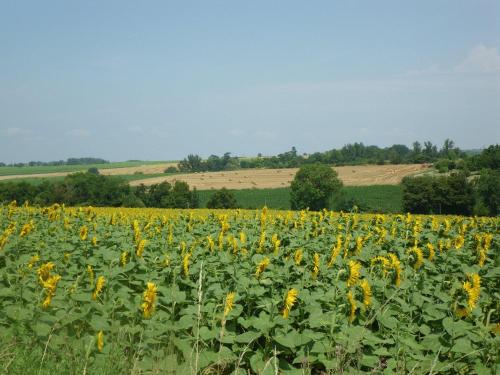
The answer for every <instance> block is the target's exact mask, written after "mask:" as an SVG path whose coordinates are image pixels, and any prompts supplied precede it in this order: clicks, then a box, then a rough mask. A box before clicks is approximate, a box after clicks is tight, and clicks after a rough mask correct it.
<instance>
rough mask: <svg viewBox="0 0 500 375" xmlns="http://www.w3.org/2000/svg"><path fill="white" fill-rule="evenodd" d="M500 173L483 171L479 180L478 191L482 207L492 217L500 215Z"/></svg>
mask: <svg viewBox="0 0 500 375" xmlns="http://www.w3.org/2000/svg"><path fill="white" fill-rule="evenodd" d="M499 187H500V171H498V170H496V171H495V170H487V169H486V170H483V171H482V172H481V176H480V177H479V179H478V180H477V184H476V189H477V193H478V196H479V198H480V200H481V203H482V206H484V207H486V209H487V211H488V212H487V214H488V215H490V216H496V215H498V212H499V208H500V192H499V190H498V189H499Z"/></svg>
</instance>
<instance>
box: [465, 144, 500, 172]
mask: <svg viewBox="0 0 500 375" xmlns="http://www.w3.org/2000/svg"><path fill="white" fill-rule="evenodd" d="M468 164H469V165H470V167H469V169H470V170H476V171H477V170H481V169H493V170H497V171H498V170H500V145H498V144H496V145H491V146H489V147H488V148H486V149H484V150H483V151H482V152H481V153H480V154H479V155H474V156H473V157H471V158H469V159H468Z"/></svg>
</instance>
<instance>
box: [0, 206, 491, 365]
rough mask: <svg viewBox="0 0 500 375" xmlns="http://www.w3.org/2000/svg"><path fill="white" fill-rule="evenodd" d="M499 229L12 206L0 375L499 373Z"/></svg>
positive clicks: (465, 220)
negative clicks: (4, 374)
mask: <svg viewBox="0 0 500 375" xmlns="http://www.w3.org/2000/svg"><path fill="white" fill-rule="evenodd" d="M499 223H500V220H499V218H486V217H459V216H413V215H410V214H407V215H373V214H369V215H368V214H357V213H342V212H341V213H338V212H330V211H322V212H308V211H300V212H298V211H296V212H295V211H270V210H267V209H266V208H264V209H262V210H254V211H249V210H227V211H224V210H165V209H164V210H161V209H126V208H92V207H88V208H68V207H64V206H60V205H54V206H52V207H48V208H37V207H30V206H28V205H27V204H25V205H24V206H22V207H21V206H17V205H16V203H15V202H13V203H11V204H10V205H6V206H0V344H1V345H0V373H9V374H15V373H52V374H54V373H75V374H81V373H83V374H86V373H88V374H103V373H109V374H115V373H117V374H118V373H120V374H121V373H133V374H155V373H162V374H163V373H172V374H338V373H344V374H355V373H365V372H366V373H375V374H407V373H413V374H422V373H425V374H493V373H496V372H500V367H499V365H498V363H499V359H498V353H499V348H500V345H499V344H500V339H499V335H498V334H499V333H500V325H499V322H500V295H499V293H500V288H499V287H500V282H499V280H500V278H499V277H500V267H499V264H498V243H499V234H498V225H499ZM27 358H28V359H27Z"/></svg>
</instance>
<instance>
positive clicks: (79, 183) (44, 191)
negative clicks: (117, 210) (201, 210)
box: [0, 173, 199, 208]
mask: <svg viewBox="0 0 500 375" xmlns="http://www.w3.org/2000/svg"><path fill="white" fill-rule="evenodd" d="M0 186H1V189H0V203H1V202H11V201H13V200H15V201H17V202H19V203H23V202H25V201H28V202H31V203H33V204H38V205H49V204H53V203H64V204H66V205H70V206H75V205H92V206H111V207H119V206H125V207H145V206H146V207H163V208H167V207H168V208H196V207H198V205H199V196H198V194H197V192H196V191H195V190H193V191H190V190H189V186H188V185H187V184H186V183H185V182H182V181H176V182H175V184H174V185H173V186H172V185H170V184H169V183H167V182H164V183H161V184H156V185H152V186H150V187H146V186H144V185H141V186H139V187H137V188H136V189H132V188H131V187H130V186H129V184H128V181H127V180H126V179H123V178H121V177H115V176H103V175H95V174H92V173H74V174H71V175H68V176H66V177H65V178H64V179H62V180H56V181H53V182H50V181H48V180H42V181H41V182H40V183H39V184H32V183H28V182H25V181H21V182H17V183H16V182H7V183H2V184H0Z"/></svg>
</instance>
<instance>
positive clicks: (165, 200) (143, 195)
mask: <svg viewBox="0 0 500 375" xmlns="http://www.w3.org/2000/svg"><path fill="white" fill-rule="evenodd" d="M135 195H136V196H137V198H138V199H140V200H141V201H142V202H144V205H145V206H146V207H159V208H196V207H198V205H199V197H198V194H197V192H196V190H193V191H190V190H189V186H188V184H187V183H185V182H184V181H175V183H174V185H173V186H172V185H171V184H170V183H168V182H166V181H165V182H162V183H160V184H153V185H151V186H148V187H146V186H145V185H139V186H138V187H137V188H136V189H135Z"/></svg>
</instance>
